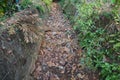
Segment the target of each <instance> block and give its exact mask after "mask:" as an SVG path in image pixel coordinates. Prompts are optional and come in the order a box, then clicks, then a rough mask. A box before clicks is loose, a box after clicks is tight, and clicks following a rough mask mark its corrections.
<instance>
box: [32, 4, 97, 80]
mask: <svg viewBox="0 0 120 80" xmlns="http://www.w3.org/2000/svg"><path fill="white" fill-rule="evenodd" d="M44 30H45V36H44V39H43V43H42V45H41V47H40V52H39V56H38V60H37V61H36V69H35V71H34V72H33V75H34V77H35V79H36V80H97V79H96V78H94V77H93V76H94V75H92V74H91V72H89V71H87V70H85V69H83V67H82V66H81V64H80V62H79V61H80V57H81V56H82V53H81V49H80V47H79V46H78V42H77V37H76V34H75V32H74V31H73V30H72V27H71V25H70V23H69V21H68V20H67V19H66V18H65V17H64V15H63V13H62V10H61V8H60V6H59V5H58V4H57V3H52V6H51V11H50V15H49V18H48V19H47V20H46V27H45V29H44Z"/></svg>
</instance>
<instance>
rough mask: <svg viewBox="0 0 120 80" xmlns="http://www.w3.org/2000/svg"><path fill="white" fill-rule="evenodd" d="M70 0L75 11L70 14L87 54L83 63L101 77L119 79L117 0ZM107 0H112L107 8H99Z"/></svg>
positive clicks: (119, 45) (119, 20)
mask: <svg viewBox="0 0 120 80" xmlns="http://www.w3.org/2000/svg"><path fill="white" fill-rule="evenodd" d="M69 1H70V2H72V4H73V5H74V6H75V7H76V13H75V15H71V16H72V17H73V18H72V19H71V20H73V21H72V22H74V27H73V28H74V29H75V30H76V32H77V33H78V37H79V43H80V46H81V47H82V48H83V49H84V54H85V56H86V58H85V59H84V60H83V59H82V63H84V64H86V65H87V66H88V67H89V68H92V69H94V70H98V71H99V72H100V80H119V78H120V64H119V63H120V32H119V31H118V30H116V25H119V24H120V23H119V22H120V15H119V7H118V6H119V3H118V2H119V1H120V0H111V1H109V0H106V1H105V0H94V1H90V2H87V0H77V1H76V0H69ZM62 3H63V2H62ZM106 3H107V4H108V3H109V4H111V5H113V4H114V6H112V9H111V10H110V11H107V10H106V11H105V10H102V9H106V7H103V6H104V5H106ZM65 6H67V5H66V4H65ZM63 7H64V6H63ZM70 9H71V8H70ZM83 61H84V62H83Z"/></svg>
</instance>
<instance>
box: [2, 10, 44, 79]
mask: <svg viewBox="0 0 120 80" xmlns="http://www.w3.org/2000/svg"><path fill="white" fill-rule="evenodd" d="M41 27H42V21H41V19H40V18H39V13H38V12H37V10H36V9H27V10H23V11H21V12H18V13H16V14H15V16H13V17H11V18H10V19H8V20H6V21H4V22H1V24H0V80H33V78H32V76H31V74H32V71H33V69H34V65H35V60H36V57H37V53H38V49H39V46H40V44H41V41H42V34H43V30H42V29H41Z"/></svg>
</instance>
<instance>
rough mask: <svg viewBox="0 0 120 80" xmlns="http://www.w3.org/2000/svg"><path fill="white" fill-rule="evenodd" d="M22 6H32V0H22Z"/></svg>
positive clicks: (23, 7)
mask: <svg viewBox="0 0 120 80" xmlns="http://www.w3.org/2000/svg"><path fill="white" fill-rule="evenodd" d="M20 6H21V7H22V9H25V8H28V7H30V6H32V2H31V0H22V2H21V3H20Z"/></svg>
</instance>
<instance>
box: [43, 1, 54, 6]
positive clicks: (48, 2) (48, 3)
mask: <svg viewBox="0 0 120 80" xmlns="http://www.w3.org/2000/svg"><path fill="white" fill-rule="evenodd" d="M43 2H44V3H45V4H46V5H47V6H49V5H50V4H51V3H52V0H43Z"/></svg>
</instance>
